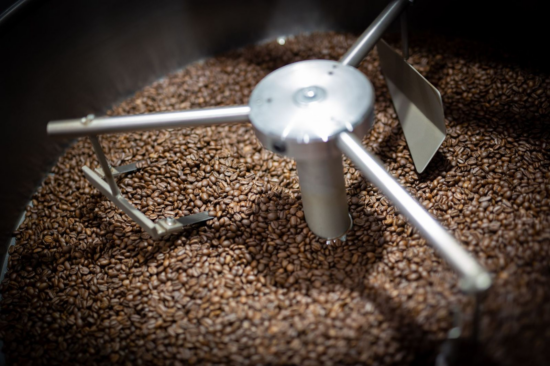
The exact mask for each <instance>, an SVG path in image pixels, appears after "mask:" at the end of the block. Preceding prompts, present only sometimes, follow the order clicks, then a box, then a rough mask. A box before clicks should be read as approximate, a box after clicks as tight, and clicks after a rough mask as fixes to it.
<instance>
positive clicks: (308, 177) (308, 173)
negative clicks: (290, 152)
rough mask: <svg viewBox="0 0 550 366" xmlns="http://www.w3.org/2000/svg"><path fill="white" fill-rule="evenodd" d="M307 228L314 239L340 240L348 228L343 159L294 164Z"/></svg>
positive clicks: (349, 220)
mask: <svg viewBox="0 0 550 366" xmlns="http://www.w3.org/2000/svg"><path fill="white" fill-rule="evenodd" d="M296 165H297V167H298V178H299V179H300V190H301V192H302V204H303V206H304V214H305V217H306V221H307V224H308V226H309V228H310V229H311V231H313V232H314V233H315V234H316V235H318V236H320V237H322V238H326V239H336V238H340V237H342V236H343V235H345V234H346V233H347V231H348V230H349V228H350V227H351V219H350V216H349V212H348V197H347V195H346V185H345V181H344V174H343V170H344V166H343V164H342V156H341V155H339V156H335V157H330V158H328V159H319V160H307V161H304V160H302V161H300V160H297V161H296Z"/></svg>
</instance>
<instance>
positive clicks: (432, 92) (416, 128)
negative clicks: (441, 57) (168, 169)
mask: <svg viewBox="0 0 550 366" xmlns="http://www.w3.org/2000/svg"><path fill="white" fill-rule="evenodd" d="M377 49H378V56H379V57H380V65H381V66H382V72H383V73H384V76H385V78H386V82H387V83H388V88H389V90H390V94H391V98H392V101H393V106H394V108H395V112H396V113H397V116H398V117H399V121H400V122H401V127H402V128H403V132H404V134H405V138H406V140H407V145H408V146H409V150H410V152H411V156H412V158H413V161H414V166H415V167H416V170H417V171H418V172H419V173H422V172H423V171H424V169H426V166H428V164H429V162H430V161H431V160H432V158H433V156H434V155H435V153H436V152H437V150H438V149H439V147H440V146H441V143H442V142H443V140H445V135H446V133H447V131H446V128H445V115H444V113H443V102H442V100H441V94H440V93H439V90H437V89H436V88H435V87H434V86H433V85H432V84H430V82H429V81H428V80H426V79H425V78H424V77H423V76H422V75H420V73H419V72H418V71H417V70H416V69H415V68H414V67H413V66H411V65H410V64H409V63H408V62H407V61H405V60H404V59H403V58H402V57H401V55H399V54H398V53H396V52H395V51H394V50H393V49H392V48H391V47H390V46H389V45H388V44H387V43H386V42H384V40H380V41H379V42H378V44H377Z"/></svg>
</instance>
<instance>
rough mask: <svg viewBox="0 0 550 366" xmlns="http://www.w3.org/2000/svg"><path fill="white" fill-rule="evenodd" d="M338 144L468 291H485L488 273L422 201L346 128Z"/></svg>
mask: <svg viewBox="0 0 550 366" xmlns="http://www.w3.org/2000/svg"><path fill="white" fill-rule="evenodd" d="M337 144H338V147H339V148H340V149H341V150H342V151H343V152H344V154H346V155H347V156H348V157H349V158H350V159H351V160H352V161H353V163H354V164H355V165H356V167H357V168H358V169H359V170H360V171H361V172H362V173H363V175H364V176H365V178H367V179H368V180H369V181H370V182H372V184H374V185H375V186H376V187H378V188H379V189H380V190H381V191H382V193H384V195H386V196H387V197H388V198H389V199H390V201H391V202H392V203H393V204H394V205H395V206H396V207H397V209H398V210H399V212H400V213H402V214H403V215H404V216H405V217H406V218H407V219H408V220H409V222H410V223H411V224H412V225H413V226H414V227H415V228H417V229H418V231H419V232H420V234H421V235H422V236H423V237H424V238H425V239H426V240H427V241H428V243H429V244H431V245H432V246H433V247H434V248H436V250H437V251H438V252H439V254H440V255H441V256H442V257H443V258H444V259H445V260H446V261H447V262H448V263H449V264H450V265H451V267H453V268H454V269H455V270H456V271H457V272H458V273H459V275H460V276H461V280H460V286H461V288H462V290H463V291H465V292H471V293H476V292H482V291H485V290H487V289H488V288H489V287H490V286H491V277H490V275H489V273H488V272H487V271H486V270H485V269H484V268H483V267H482V266H481V265H480V264H479V263H478V262H477V261H476V260H475V259H474V258H473V257H472V256H471V255H470V254H469V253H468V252H467V251H466V250H465V249H464V248H463V247H462V246H461V245H460V244H459V243H458V241H457V240H456V239H455V238H454V237H452V236H451V234H449V233H448V232H447V230H445V228H443V227H442V226H441V224H439V223H438V222H437V221H436V220H435V219H434V218H433V217H432V216H431V215H430V214H429V213H428V211H426V210H425V209H424V208H423V207H422V206H421V205H420V203H418V202H417V201H416V200H415V199H414V198H413V197H411V196H410V195H409V194H408V193H407V191H406V190H405V189H404V188H403V187H402V186H401V185H400V184H399V183H397V181H396V180H395V179H394V178H393V177H392V176H391V175H390V174H389V173H388V172H387V171H386V168H385V167H384V165H383V164H382V163H381V162H379V161H378V159H377V158H376V157H375V156H374V155H373V154H371V153H370V152H368V151H367V150H366V149H365V148H364V147H363V145H362V144H361V141H360V140H359V139H357V137H355V136H354V135H352V134H350V133H347V132H343V133H341V134H340V135H339V136H338V140H337Z"/></svg>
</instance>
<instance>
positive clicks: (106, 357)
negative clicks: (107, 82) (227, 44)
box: [0, 33, 550, 365]
mask: <svg viewBox="0 0 550 366" xmlns="http://www.w3.org/2000/svg"><path fill="white" fill-rule="evenodd" d="M354 40H355V37H353V36H351V35H348V34H337V33H319V34H310V35H299V36H295V37H289V38H288V39H287V40H286V42H285V44H284V45H280V44H279V43H277V42H268V43H265V44H261V45H256V46H250V47H247V48H245V49H241V50H236V51H232V52H229V53H228V54H225V55H221V56H218V57H214V58H211V59H207V60H205V61H203V62H198V63H195V64H192V65H190V66H188V67H186V68H184V69H183V70H181V71H178V72H176V73H174V74H172V75H170V76H168V77H166V78H164V79H162V80H160V81H158V82H156V83H154V84H152V85H150V86H148V87H146V88H145V89H143V90H142V91H139V92H138V93H136V94H135V95H134V96H133V97H131V98H129V99H128V100H126V101H124V102H122V103H121V104H120V105H118V106H116V107H114V108H113V110H111V111H110V112H109V113H108V114H109V115H125V114H137V113H150V112H161V111H172V110H182V109H191V108H203V107H211V106H222V105H239V104H246V103H248V97H249V95H250V93H251V91H252V89H253V88H254V86H255V85H256V84H257V83H258V82H259V81H260V80H261V79H262V78H263V77H264V76H266V75H267V74H268V73H269V72H271V71H273V70H275V69H276V68H279V67H281V66H283V65H286V64H288V63H291V62H296V61H299V60H304V59H315V58H317V59H318V58H326V59H333V60H337V59H339V57H340V56H341V55H342V54H343V53H344V52H345V51H346V49H348V48H349V47H350V46H351V44H352V43H353V42H354ZM393 44H394V45H395V46H396V48H397V49H399V47H398V44H397V43H393ZM411 45H412V48H411V55H412V56H411V59H410V61H411V62H412V64H413V65H414V66H415V67H416V68H417V69H418V70H419V71H420V72H421V73H422V74H424V75H426V77H427V78H428V79H429V80H430V81H432V83H434V84H435V85H436V86H437V87H438V89H439V90H440V91H441V94H442V96H443V101H444V104H445V111H446V118H447V120H446V123H447V132H448V136H447V138H446V139H445V141H444V142H443V145H442V146H441V148H440V150H439V152H438V153H437V154H436V156H435V158H434V160H433V161H432V162H431V163H430V165H429V167H428V169H427V170H426V172H425V173H423V174H417V173H416V171H415V168H414V165H413V162H412V160H411V156H410V153H409V150H408V148H407V143H406V141H405V139H404V136H403V133H402V130H401V128H400V127H399V122H398V120H397V118H396V115H395V112H394V110H393V107H392V103H391V100H390V98H389V94H388V90H387V86H386V83H385V81H384V79H383V77H382V75H381V73H380V70H379V63H378V58H377V55H376V51H373V52H371V53H370V54H369V56H368V57H367V58H366V60H365V61H364V62H363V63H362V64H361V65H360V67H359V69H360V70H361V71H362V72H364V73H365V74H366V75H367V76H368V77H369V79H370V80H371V81H372V83H373V85H374V87H375V91H376V105H375V124H374V127H373V129H372V131H370V132H369V133H368V135H367V136H365V138H364V140H363V141H364V143H365V145H366V146H367V147H368V148H369V149H370V150H372V151H373V152H375V153H376V154H377V155H378V156H380V158H381V159H382V160H383V161H384V163H385V164H386V165H387V167H388V169H389V171H390V172H391V174H393V175H394V176H395V177H396V178H397V179H398V180H399V181H400V182H401V184H403V185H404V186H405V187H406V189H407V190H408V191H409V192H410V193H411V194H412V195H413V196H415V197H416V198H417V199H418V200H419V201H420V202H422V204H423V205H424V207H426V208H427V209H429V211H430V212H431V213H432V214H433V215H434V216H435V217H436V218H437V219H438V220H439V221H440V222H441V223H442V224H443V225H444V226H445V227H447V228H448V229H449V230H450V232H451V233H452V234H453V235H454V236H455V237H456V238H458V239H459V240H460V241H461V243H462V244H463V245H464V246H465V248H466V249H467V250H468V251H470V252H471V254H472V255H473V256H475V257H476V258H478V259H479V260H480V262H481V263H482V264H483V265H484V266H485V267H487V268H488V269H489V270H490V271H491V273H492V274H493V275H494V286H493V288H492V289H491V290H490V291H489V293H488V294H487V296H486V298H485V303H484V307H483V317H482V323H481V324H482V328H481V333H480V334H481V342H482V344H481V347H480V349H481V350H483V352H486V353H487V354H488V355H489V357H490V358H491V360H493V361H494V362H495V363H496V364H503V365H513V364H516V365H517V364H526V361H525V360H533V359H534V360H535V361H534V362H533V363H537V362H538V364H541V365H547V364H550V360H549V359H548V357H547V355H548V352H547V349H546V348H545V345H548V344H550V343H549V339H548V337H549V335H548V331H547V329H548V328H549V327H550V307H549V306H548V304H550V272H549V271H548V268H550V267H549V265H550V263H549V258H550V253H549V251H550V220H549V215H550V201H549V200H550V154H549V151H550V150H549V148H548V143H549V142H548V141H550V139H549V131H550V128H549V127H550V126H549V114H548V109H549V105H550V103H549V101H548V97H549V96H550V92H549V90H550V88H549V86H550V85H549V84H550V78H549V77H548V75H546V74H543V73H541V72H537V71H533V70H528V69H526V68H524V67H520V66H519V64H515V63H514V62H513V59H511V58H506V57H504V56H502V55H501V54H500V53H498V52H497V51H493V50H490V49H488V48H486V47H483V46H479V45H476V44H473V43H469V42H466V41H460V40H449V39H443V38H437V37H434V36H429V37H428V36H422V37H418V38H414V37H413V38H412V39H411ZM100 140H101V143H102V144H103V146H104V147H105V150H106V152H107V155H108V158H109V159H110V161H111V162H112V164H113V165H115V166H116V165H122V164H127V163H130V162H140V163H139V165H140V166H141V169H140V170H138V171H136V172H133V173H129V174H126V175H124V176H122V177H120V178H118V184H119V186H120V189H121V192H122V194H123V195H124V196H125V197H126V198H127V199H128V200H129V201H130V202H132V204H133V205H135V206H136V207H137V208H138V209H140V210H141V211H142V212H144V214H145V215H147V216H148V217H150V218H151V219H153V220H159V219H163V218H165V217H169V216H170V217H179V216H183V215H189V214H191V213H194V212H202V211H204V212H209V213H210V214H211V215H212V216H214V217H215V218H214V219H212V220H211V221H209V222H208V223H207V224H206V225H204V226H194V227H190V228H187V229H185V230H184V231H183V232H182V233H180V234H177V235H172V236H171V237H169V238H165V239H163V240H159V241H154V240H152V239H151V238H150V237H149V236H148V235H147V234H146V233H145V232H144V231H143V230H142V229H141V228H140V227H139V226H137V225H136V224H135V223H133V222H132V220H131V219H130V218H129V217H127V216H126V215H125V214H123V213H122V212H121V211H120V210H118V209H117V208H116V207H115V206H114V205H113V204H112V203H111V202H109V201H108V200H107V199H106V198H105V197H104V196H102V195H101V194H100V193H99V192H98V191H97V190H95V189H94V188H93V187H92V186H91V185H90V184H89V183H88V182H87V180H86V179H85V177H84V175H83V173H82V171H81V167H82V166H83V165H86V166H89V167H91V168H97V167H98V166H99V164H98V162H97V160H96V158H95V156H94V154H93V150H92V146H91V144H90V143H89V141H88V140H87V139H80V140H78V141H76V142H75V143H74V144H73V145H72V146H71V147H70V148H69V149H68V150H67V151H66V153H65V154H64V155H63V156H62V157H61V158H60V159H59V161H58V163H57V164H56V165H55V167H54V168H53V170H52V173H53V175H51V176H49V177H48V178H46V180H45V181H44V183H43V184H42V185H41V187H40V188H39V189H38V191H37V192H36V194H35V195H34V196H33V199H32V206H30V207H27V211H26V218H25V220H24V222H23V224H22V225H21V226H20V227H19V229H18V231H17V238H16V245H15V246H14V247H12V248H10V258H9V269H8V272H7V275H6V277H5V279H4V282H3V283H2V285H1V287H0V292H1V295H2V300H1V302H0V339H2V340H3V341H4V347H3V351H4V352H5V353H6V356H7V361H8V362H9V363H12V364H108V363H112V364H115V363H118V364H136V365H141V364H251V365H256V364H296V365H316V364H336V365H339V364H368V365H388V364H394V365H407V364H411V363H413V362H414V364H433V360H434V358H435V356H436V354H437V352H438V350H439V347H440V345H441V343H442V342H443V341H444V339H445V337H446V335H447V332H448V330H449V329H450V328H451V327H452V326H453V311H454V309H455V308H458V309H461V310H462V311H464V313H465V314H466V317H465V319H464V320H465V329H464V334H465V335H468V334H469V332H470V329H471V318H469V317H468V315H470V314H471V310H472V302H471V301H470V299H469V298H468V297H467V296H465V295H464V294H462V293H461V292H460V290H459V288H458V285H457V283H458V278H457V276H456V275H455V274H454V273H452V272H451V271H450V269H449V267H448V266H447V265H446V263H445V261H444V260H443V259H442V258H441V257H440V256H439V255H438V254H437V253H436V252H435V251H434V250H433V249H432V248H431V247H430V246H429V245H427V243H426V242H425V241H424V239H422V237H421V236H420V235H419V234H418V233H417V232H416V230H414V228H412V227H411V226H410V225H409V224H408V223H407V221H406V219H405V218H404V217H403V216H401V215H400V214H399V212H397V211H396V210H395V208H394V207H393V206H392V204H391V203H390V202H389V200H388V199H387V198H385V197H384V196H382V195H381V194H380V192H379V191H378V189H377V188H376V187H375V186H373V185H372V184H371V183H370V182H368V181H366V180H365V179H364V178H363V177H362V176H361V174H360V172H359V171H357V169H356V168H355V167H354V166H353V165H352V164H351V163H350V161H349V160H348V159H344V175H345V179H346V187H347V193H348V197H349V205H350V214H351V216H352V217H353V222H354V226H353V229H352V230H351V231H350V232H349V233H348V235H347V241H346V242H341V241H335V242H332V243H330V244H328V245H327V244H326V242H325V241H324V240H322V239H320V238H318V237H315V235H313V234H312V233H311V231H310V230H309V229H308V227H307V223H306V221H305V217H304V213H303V210H302V203H301V197H300V187H299V181H298V177H297V174H296V167H295V164H294V162H293V161H292V160H291V159H287V158H284V157H281V156H278V155H275V154H273V153H271V152H269V151H267V150H265V149H262V147H261V145H260V144H259V142H258V141H257V140H256V138H255V135H254V132H253V130H252V127H251V126H250V125H249V124H238V125H226V126H216V127H197V128H189V129H174V130H161V131H147V132H136V133H128V134H120V135H115V136H101V138H100ZM533 355H535V356H536V358H533V357H535V356H533Z"/></svg>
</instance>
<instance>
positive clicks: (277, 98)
mask: <svg viewBox="0 0 550 366" xmlns="http://www.w3.org/2000/svg"><path fill="white" fill-rule="evenodd" d="M373 106H374V90H373V88H372V85H371V83H370V82H369V81H368V79H367V78H366V77H365V75H363V74H362V73H361V72H360V71H358V70H357V69H355V68H353V67H350V66H345V65H342V64H340V63H338V62H335V61H328V60H312V61H302V62H297V63H294V64H291V65H287V66H285V67H282V68H280V69H278V70H276V71H274V72H272V73H271V74H269V75H268V76H267V77H266V78H265V79H263V80H262V81H261V82H260V83H259V84H258V85H257V86H256V88H255V89H254V91H253V92H252V95H251V97H250V121H251V122H252V125H253V126H254V129H255V131H256V136H257V137H258V139H259V140H260V141H261V142H262V144H263V145H264V147H265V148H267V149H269V150H272V151H274V152H276V153H278V154H281V155H285V156H289V157H292V158H294V159H295V160H296V164H297V167H298V177H299V179H300V191H301V193H302V204H303V208H304V214H305V218H306V221H307V224H308V226H309V228H310V229H311V231H312V232H313V233H315V234H316V235H318V236H320V237H322V238H325V239H336V238H342V237H343V236H344V235H345V234H346V233H347V231H348V230H349V229H350V227H351V219H350V215H349V213H348V199H347V195H346V186H345V181H344V169H343V164H342V152H341V151H340V150H339V149H338V147H337V146H336V139H337V136H338V135H339V134H340V133H341V132H344V131H347V132H353V133H355V134H357V135H358V136H361V137H362V136H364V135H365V134H366V132H367V131H368V130H369V129H370V128H371V126H372V114H373Z"/></svg>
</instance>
